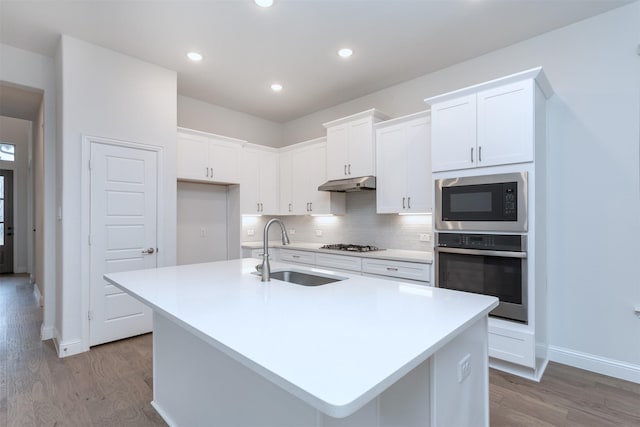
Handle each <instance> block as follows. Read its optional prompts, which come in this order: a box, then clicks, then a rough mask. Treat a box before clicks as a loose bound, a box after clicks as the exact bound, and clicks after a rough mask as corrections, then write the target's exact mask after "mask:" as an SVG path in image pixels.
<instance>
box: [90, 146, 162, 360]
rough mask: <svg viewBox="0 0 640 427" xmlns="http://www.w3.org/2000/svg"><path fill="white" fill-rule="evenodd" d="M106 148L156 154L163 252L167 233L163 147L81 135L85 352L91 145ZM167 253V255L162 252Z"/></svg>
mask: <svg viewBox="0 0 640 427" xmlns="http://www.w3.org/2000/svg"><path fill="white" fill-rule="evenodd" d="M92 143H98V144H106V145H113V146H116V147H124V148H132V149H136V150H147V151H153V152H155V153H156V156H157V161H158V164H157V167H156V184H157V187H156V188H157V192H158V195H157V199H156V204H157V209H156V227H157V228H156V235H157V247H158V248H160V249H163V248H164V234H163V233H162V232H161V230H164V229H165V218H164V209H162V208H161V207H162V206H164V205H165V200H164V193H165V192H164V180H163V179H161V177H163V176H164V149H163V147H161V146H156V145H149V144H142V143H138V142H131V141H124V140H118V139H112V138H105V137H99V136H93V135H85V134H83V135H82V147H81V152H82V174H81V179H80V188H81V193H80V197H81V202H80V203H81V213H80V242H78V243H79V244H80V248H81V250H80V266H81V267H80V274H81V278H82V283H83V286H82V295H81V297H82V343H83V345H82V347H83V351H89V349H90V345H89V342H90V336H89V310H90V309H91V269H90V267H91V257H90V254H91V248H90V247H89V246H90V245H89V234H90V233H91V205H90V203H91V171H90V169H89V159H90V158H91V144H92ZM163 253H166V251H163ZM162 259H163V256H162V255H161V254H160V251H158V259H157V264H156V265H157V266H161V265H164V262H163V261H162Z"/></svg>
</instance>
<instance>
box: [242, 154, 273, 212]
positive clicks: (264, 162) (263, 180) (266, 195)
mask: <svg viewBox="0 0 640 427" xmlns="http://www.w3.org/2000/svg"><path fill="white" fill-rule="evenodd" d="M241 170H242V180H241V182H240V212H241V213H242V214H245V215H250V214H260V215H262V214H264V215H277V214H278V208H279V203H278V152H277V150H275V149H272V148H262V147H260V146H258V145H253V144H248V145H247V146H245V147H244V148H243V149H242V166H241Z"/></svg>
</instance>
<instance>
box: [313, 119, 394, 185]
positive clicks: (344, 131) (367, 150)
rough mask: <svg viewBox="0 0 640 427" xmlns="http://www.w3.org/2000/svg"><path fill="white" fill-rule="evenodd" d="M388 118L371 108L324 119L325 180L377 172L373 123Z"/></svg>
mask: <svg viewBox="0 0 640 427" xmlns="http://www.w3.org/2000/svg"><path fill="white" fill-rule="evenodd" d="M388 118H389V117H388V116H386V115H384V114H382V113H381V112H379V111H377V110H375V109H371V110H367V111H363V112H361V113H358V114H354V115H352V116H349V117H344V118H342V119H338V120H333V121H331V122H328V123H324V127H326V128H327V166H326V170H327V180H336V179H344V178H355V177H360V176H369V175H375V174H376V170H375V165H376V160H375V140H374V134H373V125H374V124H375V123H378V122H379V121H382V120H386V119H388Z"/></svg>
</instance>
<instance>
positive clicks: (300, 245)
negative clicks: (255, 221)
mask: <svg viewBox="0 0 640 427" xmlns="http://www.w3.org/2000/svg"><path fill="white" fill-rule="evenodd" d="M322 245H324V243H306V242H291V243H290V244H288V245H283V244H282V242H281V241H279V240H278V241H270V242H269V247H270V248H280V249H295V250H300V251H311V252H322V253H331V254H336V255H345V256H355V257H360V258H373V259H388V260H393V261H407V262H418V263H421V264H432V263H433V252H428V251H410V250H404V249H384V250H381V251H373V252H349V251H339V250H335V249H320V246H322ZM262 246H263V243H262V242H243V243H242V247H243V248H249V249H259V248H262Z"/></svg>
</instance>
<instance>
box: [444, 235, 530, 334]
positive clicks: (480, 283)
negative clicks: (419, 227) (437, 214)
mask: <svg viewBox="0 0 640 427" xmlns="http://www.w3.org/2000/svg"><path fill="white" fill-rule="evenodd" d="M434 243H435V282H436V286H437V287H440V288H446V289H454V290H457V291H465V292H474V293H479V294H485V295H492V296H495V297H498V298H499V299H500V303H499V305H498V307H496V308H495V309H494V310H493V311H492V312H491V313H490V315H491V316H495V317H501V318H504V319H508V320H513V321H518V322H522V323H527V252H526V249H527V236H524V235H505V234H466V233H436V234H435V241H434Z"/></svg>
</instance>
